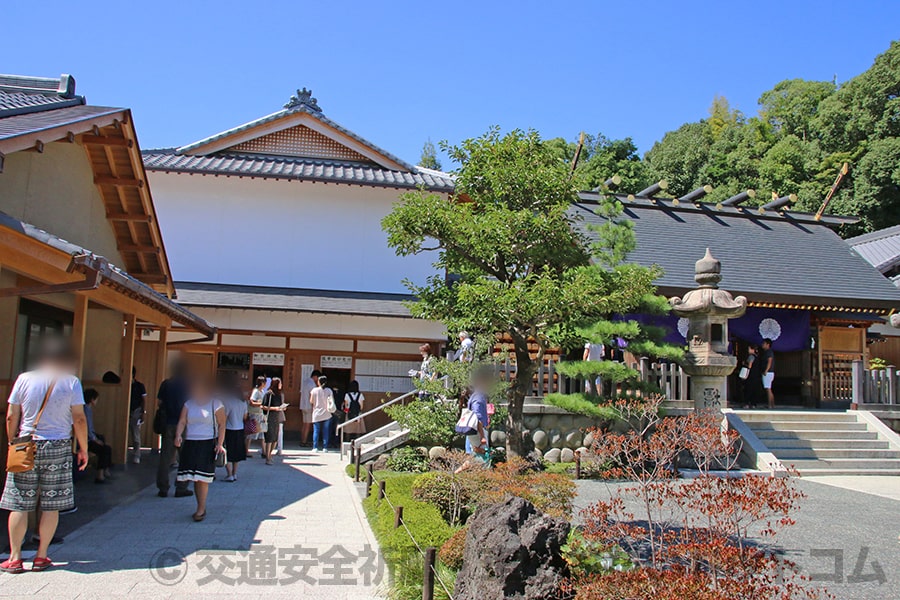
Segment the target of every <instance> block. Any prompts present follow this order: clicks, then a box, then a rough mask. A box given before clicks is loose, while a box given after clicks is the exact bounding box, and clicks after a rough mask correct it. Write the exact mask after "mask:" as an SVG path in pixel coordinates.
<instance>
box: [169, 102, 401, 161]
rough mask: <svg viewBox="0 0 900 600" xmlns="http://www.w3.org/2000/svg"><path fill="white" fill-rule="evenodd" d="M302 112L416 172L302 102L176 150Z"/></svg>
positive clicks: (188, 149) (189, 149)
mask: <svg viewBox="0 0 900 600" xmlns="http://www.w3.org/2000/svg"><path fill="white" fill-rule="evenodd" d="M301 112H302V113H306V114H308V115H310V116H311V117H313V118H314V119H316V120H318V121H321V122H322V123H324V124H326V125H328V126H330V127H332V128H334V129H336V130H338V131H340V132H341V133H343V134H344V135H346V136H348V137H351V138H353V139H354V140H356V141H357V142H359V143H360V144H363V145H364V146H368V147H369V148H371V149H372V150H374V151H375V152H377V153H378V154H381V155H383V156H384V157H386V158H388V159H389V160H391V161H393V162H395V163H397V164H399V165H401V166H402V167H404V168H405V169H406V170H408V171H410V172H413V173H415V171H416V167H414V166H412V165H410V164H409V163H407V162H405V161H403V160H401V159H400V158H397V157H396V156H394V155H393V154H391V153H390V152H388V151H386V150H383V149H382V148H379V147H378V146H376V145H375V144H373V143H372V142H370V141H368V140H366V139H364V138H362V137H360V136H359V135H357V134H355V133H354V132H352V131H350V130H349V129H347V128H345V127H343V126H342V125H339V124H338V123H336V122H334V121H332V120H331V119H329V118H328V117H326V116H325V115H323V114H322V112H321V111H317V110H314V109H312V108H310V107H309V106H308V105H306V104H300V105H297V106H292V107H291V108H285V109H284V110H279V111H278V112H275V113H272V114H270V115H266V116H265V117H261V118H259V119H256V120H255V121H250V122H249V123H244V124H243V125H238V126H237V127H234V128H232V129H228V130H227V131H223V132H221V133H217V134H215V135H212V136H210V137H208V138H204V139H202V140H199V141H197V142H194V143H193V144H188V145H186V146H182V147H180V148H178V149H177V150H176V153H177V154H191V153H192V152H194V151H196V150H197V149H198V148H200V147H202V146H205V145H207V144H210V143H212V142H216V141H218V140H220V139H223V138H226V137H228V136H231V135H234V134H236V133H240V132H242V131H246V130H248V129H253V128H254V127H258V126H260V125H265V124H266V123H271V122H273V121H277V120H279V119H282V118H284V117H286V116H288V115H292V114H296V113H301Z"/></svg>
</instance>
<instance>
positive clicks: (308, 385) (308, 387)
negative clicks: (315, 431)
mask: <svg viewBox="0 0 900 600" xmlns="http://www.w3.org/2000/svg"><path fill="white" fill-rule="evenodd" d="M318 385H319V382H317V381H314V380H313V378H312V377H309V378H307V379H306V380H304V381H303V383H302V384H300V410H312V406H311V405H310V403H309V394H310V392H312V391H313V390H314V389H316V387H318Z"/></svg>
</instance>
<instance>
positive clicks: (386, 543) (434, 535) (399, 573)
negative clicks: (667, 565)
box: [363, 472, 454, 600]
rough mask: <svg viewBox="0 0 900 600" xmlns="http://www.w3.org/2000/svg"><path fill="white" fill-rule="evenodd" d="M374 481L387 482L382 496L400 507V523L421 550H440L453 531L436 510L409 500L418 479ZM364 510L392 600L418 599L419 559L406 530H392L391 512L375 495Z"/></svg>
mask: <svg viewBox="0 0 900 600" xmlns="http://www.w3.org/2000/svg"><path fill="white" fill-rule="evenodd" d="M377 477H378V479H384V480H386V487H385V493H386V495H387V497H388V498H389V499H390V501H391V502H392V503H393V504H394V505H395V506H403V521H404V523H406V526H407V527H408V528H409V530H410V532H411V533H412V535H413V537H414V538H415V539H416V541H417V542H418V543H419V544H420V545H421V546H422V547H423V548H424V547H427V546H435V547H437V548H440V547H441V546H442V545H443V544H444V542H446V541H447V540H448V539H450V536H452V535H453V533H454V529H453V528H452V527H450V525H448V524H447V522H446V521H444V519H443V517H441V514H440V512H438V510H437V508H435V507H434V506H432V505H431V504H428V503H427V502H421V501H419V500H416V499H415V498H413V497H412V485H413V482H414V481H415V479H416V477H418V475H415V474H407V473H404V474H390V473H385V472H379V473H378V474H377ZM363 509H364V510H365V512H366V516H367V518H368V519H369V524H370V525H371V526H372V531H373V533H374V534H375V538H376V539H377V540H378V545H379V546H380V548H381V552H382V554H383V555H384V558H385V561H386V562H387V565H388V568H389V569H390V571H391V576H392V585H393V587H392V591H391V593H392V597H394V598H398V599H399V600H405V599H406V598H416V597H418V598H421V597H422V587H421V586H422V568H423V567H422V565H423V561H422V557H421V555H420V554H419V552H418V550H417V549H416V547H415V545H414V544H413V542H412V540H410V538H409V535H408V534H407V533H406V530H405V529H404V528H403V527H400V528H398V529H394V510H393V509H392V508H391V506H390V505H389V504H388V503H387V502H386V501H385V500H381V501H379V500H378V499H377V495H376V494H375V493H372V494H371V495H370V496H369V497H368V498H366V499H364V500H363ZM417 565H418V566H417ZM445 581H447V582H449V581H452V579H450V580H445ZM416 582H418V583H416ZM416 585H418V588H416ZM416 589H418V596H416V595H415V590H416Z"/></svg>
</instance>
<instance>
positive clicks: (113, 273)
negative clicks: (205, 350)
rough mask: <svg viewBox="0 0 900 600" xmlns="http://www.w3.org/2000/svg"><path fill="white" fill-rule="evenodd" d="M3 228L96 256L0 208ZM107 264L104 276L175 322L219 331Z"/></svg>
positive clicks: (68, 250)
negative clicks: (106, 271) (107, 269)
mask: <svg viewBox="0 0 900 600" xmlns="http://www.w3.org/2000/svg"><path fill="white" fill-rule="evenodd" d="M0 227H5V228H7V229H11V230H13V231H16V232H18V233H21V234H23V235H26V236H28V237H29V238H31V239H34V240H37V241H39V242H41V243H42V244H45V245H47V246H49V247H51V248H54V249H56V250H60V251H62V252H65V253H66V254H68V255H70V256H77V255H81V254H87V255H90V256H97V255H95V254H94V253H93V252H91V251H90V250H87V249H85V248H83V247H81V246H79V245H77V244H73V243H71V242H67V241H66V240H64V239H62V238H60V237H57V236H55V235H53V234H52V233H47V232H46V231H44V230H43V229H40V228H39V227H35V226H34V225H32V224H31V223H26V222H24V221H20V220H19V219H16V218H15V217H13V216H11V215H8V214H6V213H4V212H2V211H0ZM98 258H101V259H102V260H104V261H106V259H105V258H103V257H98ZM107 264H108V265H109V272H108V273H107V274H106V275H105V276H104V279H105V280H106V281H108V282H109V284H110V285H111V286H113V287H115V288H118V289H123V290H126V291H127V292H128V293H134V294H139V295H140V297H141V299H142V300H146V301H147V304H149V305H151V306H152V307H153V308H154V309H156V310H158V311H160V312H162V313H164V314H167V315H169V316H170V317H172V319H173V320H174V321H176V322H178V323H180V324H182V325H184V326H187V327H191V328H193V329H196V330H197V331H200V332H203V333H213V332H215V331H216V328H215V327H214V326H213V325H211V324H210V323H208V322H207V321H206V320H204V319H201V318H200V317H198V316H197V315H195V314H194V313H192V312H190V311H189V310H187V309H186V308H184V307H183V306H181V305H180V304H178V303H176V302H174V301H173V300H170V299H169V298H167V297H166V296H164V295H162V294H160V293H159V292H157V291H155V290H154V289H153V288H151V287H150V286H148V285H147V284H145V283H142V282H140V281H138V280H137V279H135V278H134V277H132V276H131V275H129V274H128V273H126V272H125V271H124V270H122V269H120V268H118V267H116V266H115V265H113V264H111V263H108V262H107Z"/></svg>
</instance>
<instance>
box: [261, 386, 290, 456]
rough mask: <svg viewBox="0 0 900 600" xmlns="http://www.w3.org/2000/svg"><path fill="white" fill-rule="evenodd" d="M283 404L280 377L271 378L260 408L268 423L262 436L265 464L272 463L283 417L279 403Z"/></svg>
mask: <svg viewBox="0 0 900 600" xmlns="http://www.w3.org/2000/svg"><path fill="white" fill-rule="evenodd" d="M282 404H284V392H283V390H282V385H281V378H280V377H275V378H273V379H272V385H271V387H270V388H269V390H268V391H267V392H266V393H265V395H264V396H263V402H262V406H261V407H260V408H262V410H263V412H264V413H265V415H266V422H267V423H268V424H269V426H268V428H267V429H266V432H265V434H264V437H263V442H264V443H265V454H266V464H267V465H271V464H274V462H273V461H272V457H273V456H274V454H275V445H276V444H277V443H278V431H279V430H280V429H281V423H282V421H281V420H280V419H283V418H284V410H283V409H282V408H281V405H282Z"/></svg>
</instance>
